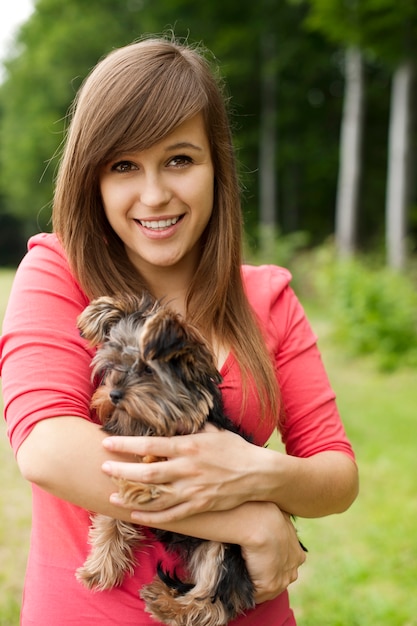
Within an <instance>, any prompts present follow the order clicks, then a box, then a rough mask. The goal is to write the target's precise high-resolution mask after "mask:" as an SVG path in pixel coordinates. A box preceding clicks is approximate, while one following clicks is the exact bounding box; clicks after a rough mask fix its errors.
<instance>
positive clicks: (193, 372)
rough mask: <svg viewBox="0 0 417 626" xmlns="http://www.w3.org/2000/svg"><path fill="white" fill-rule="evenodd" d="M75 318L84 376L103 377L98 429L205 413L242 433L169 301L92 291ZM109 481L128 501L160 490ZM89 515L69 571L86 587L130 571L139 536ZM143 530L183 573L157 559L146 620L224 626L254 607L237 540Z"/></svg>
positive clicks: (154, 424) (165, 430)
mask: <svg viewBox="0 0 417 626" xmlns="http://www.w3.org/2000/svg"><path fill="white" fill-rule="evenodd" d="M78 327H79V329H80V331H81V334H82V336H83V337H84V338H85V339H87V340H88V341H89V342H90V344H91V345H92V346H98V350H97V353H96V356H95V357H94V359H93V362H92V365H93V376H100V377H101V379H102V380H101V384H100V385H99V386H98V388H97V390H96V392H95V393H94V395H93V398H92V403H91V406H92V408H93V409H95V411H96V412H97V415H98V417H99V419H100V421H101V423H102V424H103V426H102V428H103V430H104V431H105V432H107V433H109V434H110V435H139V436H140V435H154V436H173V435H185V434H190V433H197V432H199V431H200V430H201V429H202V428H203V427H204V425H205V424H206V423H207V422H210V423H212V424H214V425H215V426H217V427H218V428H220V429H228V430H232V431H233V432H238V433H239V434H240V435H242V436H245V434H244V433H243V432H241V431H239V430H238V429H237V428H236V426H235V425H234V424H233V423H232V422H231V421H230V420H229V419H228V418H227V417H226V416H225V414H224V412H223V408H222V400H221V393H220V390H219V388H218V384H219V382H220V381H221V378H220V374H219V373H218V371H217V368H216V366H215V363H214V360H213V356H212V354H211V352H210V350H209V349H208V347H207V345H206V344H205V342H204V340H203V338H202V337H201V335H200V333H199V332H198V331H197V330H196V329H195V328H193V327H192V326H191V325H189V324H187V323H185V321H184V320H183V319H182V318H181V317H180V316H179V315H178V314H176V313H174V312H173V311H171V310H170V309H169V308H167V307H165V306H161V305H159V304H158V303H155V302H154V301H153V300H152V298H151V297H150V296H148V295H144V296H143V297H141V298H136V297H133V296H128V297H125V296H123V297H120V298H112V297H101V298H98V299H97V300H94V301H93V302H91V304H90V305H89V306H87V308H86V309H85V310H84V312H83V313H82V314H81V315H80V317H79V318H78ZM245 437H246V436H245ZM246 439H248V440H249V438H248V437H246ZM163 460H164V459H159V458H142V459H141V461H142V462H154V461H163ZM117 482H118V484H119V494H120V496H121V497H122V498H123V499H124V500H125V502H126V503H128V504H130V505H131V504H137V505H140V504H143V503H145V502H149V501H151V500H153V499H155V498H158V497H159V496H160V495H161V494H162V493H163V492H164V491H166V490H167V489H169V488H168V487H165V486H164V485H149V484H141V483H136V482H130V481H126V480H118V481H117ZM92 521H93V523H92V527H91V529H90V536H89V540H90V543H91V545H92V550H91V552H90V555H89V556H88V558H87V560H86V561H85V563H84V565H83V567H81V568H79V569H78V570H77V573H76V576H77V579H78V580H79V581H81V582H82V583H83V584H84V585H85V586H86V587H88V588H90V589H94V588H95V589H98V590H103V589H109V588H111V587H113V586H115V585H120V584H121V582H122V580H123V578H124V576H125V574H126V573H132V572H133V569H134V565H135V557H134V552H135V550H136V549H137V548H138V546H139V545H140V542H141V540H142V539H143V536H142V533H141V532H140V527H139V526H137V525H135V524H129V523H127V522H123V521H119V520H115V519H112V518H110V517H106V516H104V515H96V516H94V517H93V520H92ZM152 532H153V533H154V535H155V537H156V538H157V539H158V540H160V541H161V542H163V544H164V545H165V546H166V548H167V550H169V551H174V552H176V553H177V554H179V555H180V556H181V558H182V562H183V563H184V566H185V568H186V571H187V572H188V575H187V580H185V581H183V580H180V579H179V578H178V577H177V575H176V573H175V572H174V573H173V574H172V573H171V574H169V573H168V572H165V571H163V569H162V566H161V564H159V565H158V571H157V573H156V576H155V579H154V580H153V581H152V583H150V584H149V585H146V586H145V587H143V588H142V590H141V592H140V596H141V597H142V599H143V600H144V601H145V604H146V610H147V611H148V612H149V613H150V614H151V615H152V616H153V617H154V618H155V619H157V620H160V621H162V622H163V623H165V624H169V625H171V626H223V625H224V624H227V623H228V622H229V621H230V620H232V619H234V618H235V617H236V616H238V615H239V614H241V613H244V612H245V611H247V610H248V609H251V608H253V607H254V606H255V602H254V593H255V589H254V585H253V583H252V581H251V578H250V576H249V573H248V571H247V569H246V565H245V561H244V559H243V557H242V554H241V549H240V546H238V545H235V544H222V543H218V542H214V541H205V540H202V539H196V538H193V537H186V536H184V535H179V534H176V533H171V532H166V531H159V530H153V531H152Z"/></svg>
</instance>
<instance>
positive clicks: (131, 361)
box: [78, 295, 220, 436]
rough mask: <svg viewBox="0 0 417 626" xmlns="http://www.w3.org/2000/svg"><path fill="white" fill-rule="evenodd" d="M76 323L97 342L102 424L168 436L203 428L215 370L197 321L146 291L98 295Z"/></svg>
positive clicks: (96, 401) (95, 403)
mask: <svg viewBox="0 0 417 626" xmlns="http://www.w3.org/2000/svg"><path fill="white" fill-rule="evenodd" d="M78 327H79V329H80V331H81V334H82V336H83V337H85V339H87V340H88V341H89V342H90V343H91V345H93V346H97V347H98V349H97V353H96V355H95V357H94V359H93V375H94V376H95V377H100V378H101V384H100V385H99V387H98V389H97V390H96V392H95V394H94V395H93V399H92V407H93V408H94V409H95V410H96V412H97V414H98V416H99V419H100V421H101V422H102V424H103V428H104V430H105V431H106V432H108V433H112V434H117V435H144V434H155V435H164V436H166V435H168V436H172V435H176V434H187V433H193V432H197V431H198V430H200V429H201V427H202V426H203V425H204V423H205V421H206V420H207V416H208V414H209V412H210V410H211V409H212V407H213V398H214V397H215V398H216V399H217V398H218V394H219V390H218V387H217V384H218V383H219V382H220V375H219V373H218V371H217V369H216V366H215V363H214V359H213V356H212V354H211V352H210V350H209V349H208V347H207V345H206V343H205V341H204V339H203V338H202V336H201V335H200V333H199V332H198V331H197V330H196V329H195V328H194V327H192V326H191V325H189V324H187V323H186V322H185V321H184V320H183V319H182V318H181V317H180V316H179V315H178V314H176V313H174V312H173V311H172V310H170V309H169V308H168V307H164V306H161V305H159V304H157V303H155V302H154V301H153V300H152V299H151V298H150V296H148V295H146V296H144V297H142V298H135V297H132V296H129V297H126V298H125V297H118V298H112V297H102V298H98V299H97V300H94V301H93V302H91V304H90V305H89V306H88V307H87V308H86V309H85V310H84V312H83V313H82V314H81V315H80V317H79V318H78Z"/></svg>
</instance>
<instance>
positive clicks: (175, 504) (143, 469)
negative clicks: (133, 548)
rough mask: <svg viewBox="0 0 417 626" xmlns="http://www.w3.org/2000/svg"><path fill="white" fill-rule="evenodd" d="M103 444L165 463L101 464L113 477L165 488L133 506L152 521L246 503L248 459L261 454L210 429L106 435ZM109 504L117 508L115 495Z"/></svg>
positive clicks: (249, 480) (249, 484) (250, 477)
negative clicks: (181, 433) (176, 433)
mask: <svg viewBox="0 0 417 626" xmlns="http://www.w3.org/2000/svg"><path fill="white" fill-rule="evenodd" d="M104 446H105V447H106V448H107V449H108V450H111V451H112V452H121V453H123V454H125V455H126V454H131V455H132V457H136V458H137V457H140V458H143V457H146V456H149V457H158V458H162V459H166V460H163V461H160V462H154V463H138V462H132V463H125V462H120V463H117V462H115V461H112V462H108V463H105V464H104V465H103V470H104V471H105V472H106V473H107V474H109V475H111V476H113V477H115V478H124V479H126V480H130V481H134V482H138V483H144V484H149V485H152V484H154V485H158V486H160V485H164V486H165V487H167V489H166V491H165V492H162V493H161V495H160V496H159V497H158V498H156V499H155V500H152V501H151V502H149V503H146V504H143V505H141V506H140V507H138V506H136V507H135V508H136V509H138V508H140V509H141V510H143V511H146V512H148V513H153V522H154V523H166V522H172V521H176V520H180V519H184V518H187V517H190V516H192V515H196V514H198V513H202V512H207V511H224V510H229V509H233V508H236V507H237V506H239V505H240V504H242V503H244V502H246V501H248V500H250V499H251V498H252V497H253V493H254V485H253V482H254V480H256V477H255V476H254V472H253V463H251V455H254V454H257V453H258V451H262V448H258V447H257V446H254V445H253V444H250V443H248V442H247V441H246V440H244V439H243V438H242V437H240V436H239V435H236V434H234V433H231V432H229V431H219V430H217V429H216V428H215V427H213V426H211V425H209V426H207V428H206V430H205V431H204V432H202V433H197V434H194V435H184V436H178V437H111V438H108V439H105V440H104ZM112 502H113V503H114V504H122V503H121V502H120V500H118V498H117V496H116V495H114V496H113V499H112Z"/></svg>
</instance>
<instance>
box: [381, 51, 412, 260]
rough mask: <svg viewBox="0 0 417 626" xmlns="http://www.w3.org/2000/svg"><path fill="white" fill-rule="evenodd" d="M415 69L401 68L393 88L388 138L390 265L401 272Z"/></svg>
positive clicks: (387, 221) (407, 65)
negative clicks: (412, 89)
mask: <svg viewBox="0 0 417 626" xmlns="http://www.w3.org/2000/svg"><path fill="white" fill-rule="evenodd" d="M412 80H413V68H412V64H411V62H409V61H405V62H404V63H402V64H401V65H399V66H398V67H397V69H396V71H395V73H394V77H393V81H392V87H391V111H390V123H389V137H388V181H387V197H386V246H387V263H388V265H389V267H392V268H394V269H397V270H398V269H402V268H403V267H404V264H405V260H406V228H407V227H406V223H407V219H406V212H407V204H408V199H409V198H408V194H409V189H410V187H409V176H410V172H411V168H410V165H409V163H410V157H411V155H410V126H411V123H410V117H411V88H412Z"/></svg>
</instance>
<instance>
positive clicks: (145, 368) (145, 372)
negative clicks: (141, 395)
mask: <svg viewBox="0 0 417 626" xmlns="http://www.w3.org/2000/svg"><path fill="white" fill-rule="evenodd" d="M140 373H141V374H142V375H145V376H151V375H152V374H153V369H152V368H151V367H150V366H149V365H146V364H145V363H143V364H142V367H141V368H140Z"/></svg>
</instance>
